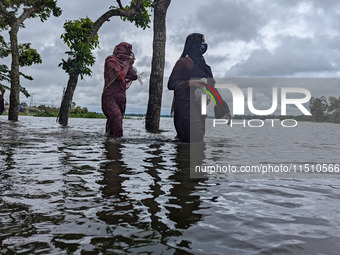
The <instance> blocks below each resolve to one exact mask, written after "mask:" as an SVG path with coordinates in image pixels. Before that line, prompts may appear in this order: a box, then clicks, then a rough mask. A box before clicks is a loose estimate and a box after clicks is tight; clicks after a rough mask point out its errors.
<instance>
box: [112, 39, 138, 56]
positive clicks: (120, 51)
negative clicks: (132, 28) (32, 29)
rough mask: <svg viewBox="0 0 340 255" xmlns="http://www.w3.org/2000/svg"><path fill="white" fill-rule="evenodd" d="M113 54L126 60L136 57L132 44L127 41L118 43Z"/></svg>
mask: <svg viewBox="0 0 340 255" xmlns="http://www.w3.org/2000/svg"><path fill="white" fill-rule="evenodd" d="M113 56H114V57H116V58H118V59H119V60H122V61H126V60H129V59H130V58H134V57H135V54H133V52H132V45H131V44H129V43H127V42H121V43H120V44H118V45H117V46H116V47H115V49H114V51H113Z"/></svg>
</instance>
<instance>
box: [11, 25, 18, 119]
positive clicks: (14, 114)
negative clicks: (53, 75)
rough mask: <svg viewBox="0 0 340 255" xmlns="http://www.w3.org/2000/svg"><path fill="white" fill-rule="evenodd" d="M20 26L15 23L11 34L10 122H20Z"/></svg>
mask: <svg viewBox="0 0 340 255" xmlns="http://www.w3.org/2000/svg"><path fill="white" fill-rule="evenodd" d="M18 31H19V24H17V23H14V24H13V25H12V27H11V31H10V32H9V36H10V41H11V54H12V64H11V93H10V97H9V111H8V120H13V121H18V117H19V107H20V98H19V96H20V74H19V50H18Z"/></svg>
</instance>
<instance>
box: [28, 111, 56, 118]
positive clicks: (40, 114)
mask: <svg viewBox="0 0 340 255" xmlns="http://www.w3.org/2000/svg"><path fill="white" fill-rule="evenodd" d="M33 116H34V117H58V113H52V112H49V111H46V110H43V111H40V112H37V113H35V114H33Z"/></svg>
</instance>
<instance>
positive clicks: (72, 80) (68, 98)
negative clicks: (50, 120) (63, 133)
mask: <svg viewBox="0 0 340 255" xmlns="http://www.w3.org/2000/svg"><path fill="white" fill-rule="evenodd" d="M78 77H79V73H78V72H74V73H73V74H71V75H70V77H69V79H68V82H67V88H66V91H65V94H64V97H63V100H62V101H61V105H60V110H59V123H60V124H61V125H63V126H64V127H66V126H67V124H68V115H69V113H70V109H71V105H72V99H73V94H74V90H75V89H76V86H77V82H78Z"/></svg>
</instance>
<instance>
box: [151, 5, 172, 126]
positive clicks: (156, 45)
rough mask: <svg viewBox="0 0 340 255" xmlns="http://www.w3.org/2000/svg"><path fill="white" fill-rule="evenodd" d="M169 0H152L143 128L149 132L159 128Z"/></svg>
mask: <svg viewBox="0 0 340 255" xmlns="http://www.w3.org/2000/svg"><path fill="white" fill-rule="evenodd" d="M170 1H171V0H155V1H154V4H153V5H154V21H153V54H152V66H151V74H150V86H149V102H148V109H147V113H146V120H145V128H146V130H147V131H149V132H155V131H158V130H159V121H160V116H161V106H162V92H163V77H164V63H165V42H166V12H167V9H168V7H169V5H170Z"/></svg>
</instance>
